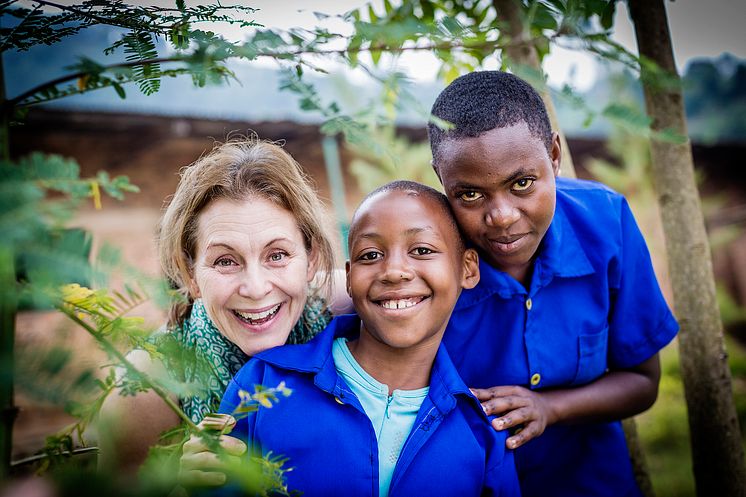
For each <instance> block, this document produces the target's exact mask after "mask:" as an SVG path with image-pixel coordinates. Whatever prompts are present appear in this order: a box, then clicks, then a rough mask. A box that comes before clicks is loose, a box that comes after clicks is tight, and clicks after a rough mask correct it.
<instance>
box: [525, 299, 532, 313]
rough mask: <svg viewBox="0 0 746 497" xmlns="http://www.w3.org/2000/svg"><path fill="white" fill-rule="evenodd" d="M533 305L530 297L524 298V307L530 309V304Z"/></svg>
mask: <svg viewBox="0 0 746 497" xmlns="http://www.w3.org/2000/svg"><path fill="white" fill-rule="evenodd" d="M533 305H534V304H533V302H531V299H530V298H528V299H526V309H528V310H529V311H530V310H531V306H533Z"/></svg>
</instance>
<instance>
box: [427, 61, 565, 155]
mask: <svg viewBox="0 0 746 497" xmlns="http://www.w3.org/2000/svg"><path fill="white" fill-rule="evenodd" d="M431 113H432V114H433V115H434V116H436V117H438V118H440V119H444V120H446V121H448V122H450V123H452V124H453V125H454V128H452V129H449V130H444V129H441V128H440V127H438V126H437V125H436V124H434V123H432V122H431V123H429V124H428V126H427V132H428V135H429V137H430V148H431V150H432V153H433V163H434V164H437V162H438V159H439V157H438V152H439V150H440V144H441V142H442V141H443V140H448V139H458V138H476V137H478V136H480V135H481V134H482V133H484V132H486V131H490V130H492V129H495V128H507V127H510V126H513V125H515V124H518V123H520V122H521V121H523V122H525V123H526V124H527V125H528V129H529V131H530V132H531V134H532V135H533V136H535V137H536V138H538V139H539V140H541V141H542V142H544V145H545V146H546V148H547V152H548V153H550V154H551V152H552V127H551V125H550V124H549V117H548V116H547V109H546V107H545V106H544V102H543V100H542V99H541V96H540V95H539V94H538V93H537V92H536V90H534V89H533V87H531V85H529V84H528V83H526V82H525V81H524V80H522V79H521V78H519V77H517V76H514V75H513V74H510V73H507V72H502V71H477V72H472V73H469V74H465V75H464V76H461V77H458V78H456V79H454V80H453V81H452V82H451V84H450V85H448V86H447V87H446V88H445V90H443V91H442V92H441V93H440V95H438V98H437V99H436V100H435V103H434V104H433V108H432V110H431Z"/></svg>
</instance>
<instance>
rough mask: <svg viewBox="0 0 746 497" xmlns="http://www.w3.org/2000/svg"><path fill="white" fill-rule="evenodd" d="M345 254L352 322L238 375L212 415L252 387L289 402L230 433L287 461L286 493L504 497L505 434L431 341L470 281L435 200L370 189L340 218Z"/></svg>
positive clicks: (464, 255)
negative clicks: (276, 389) (277, 389)
mask: <svg viewBox="0 0 746 497" xmlns="http://www.w3.org/2000/svg"><path fill="white" fill-rule="evenodd" d="M349 249H350V260H349V262H348V263H347V291H348V293H349V294H350V296H351V298H352V301H353V304H354V306H355V310H356V311H357V316H356V315H347V316H340V317H337V318H335V320H334V321H332V323H331V324H330V326H329V327H328V328H327V329H326V330H325V331H324V332H323V333H322V334H321V335H319V337H317V338H316V339H314V340H313V341H312V342H310V343H308V344H305V345H297V346H287V347H281V348H276V349H272V350H269V351H266V352H263V353H260V354H258V355H257V356H255V357H254V358H253V359H252V360H251V361H250V362H249V363H248V364H247V365H246V366H244V367H243V368H242V369H241V370H240V371H239V373H238V374H237V375H236V376H235V378H234V379H233V381H232V382H231V383H230V385H229V386H228V390H227V391H226V393H225V396H224V397H223V402H222V404H221V406H220V411H221V412H223V413H231V412H233V410H234V409H235V408H236V406H237V405H238V404H239V403H240V398H239V390H240V389H243V390H249V391H253V387H254V385H255V384H265V385H275V384H278V383H279V382H280V381H284V382H285V384H286V385H287V387H288V388H290V389H292V391H293V393H292V395H290V397H289V398H287V399H282V400H281V401H280V402H279V403H278V404H277V405H275V406H274V407H273V408H272V409H261V410H259V411H258V412H256V413H254V414H253V415H251V416H249V417H248V418H244V419H242V420H240V421H239V422H238V423H237V425H236V428H235V429H234V430H233V432H232V435H233V436H237V437H239V438H242V439H244V440H248V443H249V445H250V446H253V448H254V449H255V450H257V451H262V452H264V453H267V452H270V451H271V452H272V453H273V454H277V455H279V454H281V455H283V456H286V457H288V458H289V465H290V466H292V467H293V470H292V471H290V472H288V473H287V485H288V489H289V490H300V491H302V492H303V495H304V496H306V497H313V496H335V495H354V496H365V495H370V496H383V497H385V496H387V495H390V496H394V495H402V496H410V495H434V496H438V495H449V496H450V495H458V496H469V495H474V496H476V495H503V496H514V495H518V492H519V491H518V481H517V476H516V474H515V467H514V462H513V455H512V451H510V450H507V449H506V448H505V440H506V436H505V435H504V434H503V433H500V432H496V431H495V430H493V429H492V427H491V426H490V424H489V420H488V418H487V416H486V415H485V413H484V412H483V410H482V409H481V407H480V405H479V401H478V400H477V399H476V398H475V397H474V396H473V395H472V394H471V392H470V391H469V389H468V388H467V387H466V385H465V384H464V383H463V382H462V381H461V379H460V378H459V377H458V375H457V374H456V372H455V369H454V367H453V363H452V362H451V360H450V358H449V357H448V354H447V353H446V350H445V349H444V348H443V347H442V346H441V345H440V342H441V337H442V335H443V332H444V331H445V328H446V323H447V322H448V318H449V316H450V315H451V311H452V309H453V306H454V304H455V303H456V300H457V298H458V296H459V294H460V293H461V289H462V288H472V287H473V286H474V285H476V283H477V282H478V281H479V270H478V257H477V254H476V252H475V251H474V250H473V249H466V248H465V246H464V244H463V241H462V240H461V237H460V235H459V231H458V228H457V227H456V223H455V221H454V219H453V217H452V214H451V212H450V208H449V206H448V202H447V200H446V199H445V197H444V196H443V195H442V194H440V193H438V192H437V191H435V190H433V189H432V188H429V187H427V186H424V185H420V184H418V183H413V182H407V181H398V182H394V183H389V184H388V185H385V186H383V187H381V188H379V189H378V190H376V191H374V192H373V193H371V194H370V195H369V196H368V197H366V198H365V200H363V202H362V203H361V205H360V207H359V208H358V210H357V212H356V213H355V215H354V216H353V219H352V223H351V226H350V233H349ZM358 316H359V317H358Z"/></svg>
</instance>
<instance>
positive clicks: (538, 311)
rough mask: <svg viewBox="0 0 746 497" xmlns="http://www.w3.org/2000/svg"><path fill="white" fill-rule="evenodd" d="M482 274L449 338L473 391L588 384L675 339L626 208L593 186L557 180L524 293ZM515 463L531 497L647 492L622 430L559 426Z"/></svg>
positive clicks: (457, 312) (497, 274) (500, 275)
mask: <svg viewBox="0 0 746 497" xmlns="http://www.w3.org/2000/svg"><path fill="white" fill-rule="evenodd" d="M480 273H481V279H480V281H479V284H478V285H477V286H476V287H475V288H474V289H471V290H464V291H463V292H462V293H461V296H460V298H459V300H458V302H457V303H456V307H455V309H454V311H453V314H452V315H451V319H450V321H449V323H448V328H447V329H446V332H445V335H444V336H443V343H444V344H445V346H446V347H447V349H448V351H449V352H450V354H451V356H452V357H453V362H454V364H455V366H456V369H457V370H458V372H459V374H460V375H461V377H462V378H463V379H464V382H465V383H466V384H467V385H469V386H470V387H472V388H488V387H493V386H497V385H521V386H524V387H526V388H530V389H532V390H544V389H553V388H568V387H575V386H580V385H585V384H588V383H590V382H592V381H594V380H596V379H598V378H600V377H601V376H603V375H604V374H606V372H607V371H609V370H620V369H626V368H631V367H634V366H637V365H639V364H641V363H642V362H644V361H646V360H647V359H649V358H650V357H652V356H653V355H654V354H656V353H657V352H658V351H659V350H660V349H661V348H663V347H664V346H665V345H666V344H667V343H669V342H670V341H671V340H672V339H673V337H674V336H675V335H676V332H677V330H678V325H677V324H676V320H675V319H674V317H673V315H672V314H671V311H670V310H669V308H668V305H667V304H666V301H665V300H664V298H663V295H662V293H661V290H660V288H659V286H658V282H657V280H656V277H655V273H654V272H653V266H652V264H651V261H650V255H649V253H648V249H647V246H646V245H645V240H644V239H643V237H642V234H641V233H640V230H639V229H638V227H637V224H636V223H635V220H634V217H633V216H632V212H631V210H630V208H629V206H628V205H627V202H626V200H625V199H624V197H622V196H621V195H620V194H618V193H616V192H614V191H612V190H610V189H609V188H606V187H605V186H603V185H600V184H598V183H595V182H590V181H582V180H571V179H566V178H557V206H556V210H555V214H554V218H553V220H552V224H551V225H550V227H549V230H548V231H547V233H546V235H545V236H544V239H543V240H542V244H541V246H540V248H539V252H538V255H537V258H536V261H535V263H534V269H533V274H532V279H531V285H530V288H529V289H528V290H527V289H526V288H525V287H524V286H523V285H521V284H520V283H519V282H517V281H516V280H515V279H513V278H511V277H510V276H509V275H508V274H507V273H504V272H502V271H500V270H498V269H496V268H494V267H492V266H490V265H489V264H487V263H486V262H484V261H482V262H481V263H480ZM515 454H516V468H517V470H518V477H519V479H520V483H521V490H522V492H523V495H524V496H527V497H544V496H551V497H577V496H583V497H591V496H593V497H631V496H640V495H641V493H640V490H639V488H638V487H637V485H636V483H635V478H634V474H633V472H632V465H631V463H630V457H629V452H628V450H627V444H626V442H625V438H624V432H623V431H622V427H621V424H620V423H619V422H618V421H617V422H608V423H606V422H598V423H575V424H554V425H552V426H549V427H547V429H546V430H545V431H544V433H543V434H542V435H541V436H539V437H538V438H536V439H533V440H531V441H530V442H528V443H527V444H525V445H523V446H521V447H520V448H518V449H517V450H516V451H515Z"/></svg>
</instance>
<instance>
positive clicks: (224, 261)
mask: <svg viewBox="0 0 746 497" xmlns="http://www.w3.org/2000/svg"><path fill="white" fill-rule="evenodd" d="M234 264H235V262H233V261H232V260H231V259H227V258H221V259H218V260H217V261H215V265H216V266H220V267H228V266H232V265H234Z"/></svg>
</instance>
